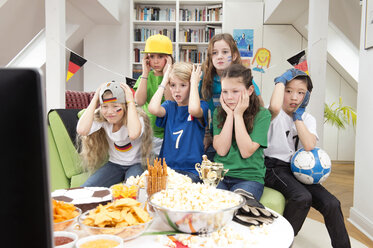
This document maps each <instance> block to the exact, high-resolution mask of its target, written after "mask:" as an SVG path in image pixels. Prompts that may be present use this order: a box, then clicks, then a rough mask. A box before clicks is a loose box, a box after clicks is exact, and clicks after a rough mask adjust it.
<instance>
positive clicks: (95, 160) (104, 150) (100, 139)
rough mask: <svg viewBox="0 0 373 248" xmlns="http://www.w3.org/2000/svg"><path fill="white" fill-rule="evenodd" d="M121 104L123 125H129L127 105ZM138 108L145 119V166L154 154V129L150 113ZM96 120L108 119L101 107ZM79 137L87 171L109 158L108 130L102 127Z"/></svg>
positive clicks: (143, 154) (140, 115)
mask: <svg viewBox="0 0 373 248" xmlns="http://www.w3.org/2000/svg"><path fill="white" fill-rule="evenodd" d="M121 105H122V107H123V112H124V115H123V125H125V126H127V107H126V105H125V104H121ZM136 110H137V113H138V115H139V117H142V118H143V120H144V132H143V134H142V137H141V141H142V142H141V159H142V165H143V166H145V164H146V159H147V158H149V157H151V156H152V149H153V146H152V141H153V139H152V138H153V131H152V128H151V126H150V120H149V117H148V115H147V114H146V113H145V112H144V111H143V110H142V109H141V108H136ZM94 120H95V121H98V122H104V121H106V119H105V118H104V117H103V116H102V114H101V112H100V109H97V110H96V111H95V115H94ZM78 139H80V141H81V142H80V152H79V155H80V157H81V160H82V167H83V169H84V170H85V171H88V172H90V173H92V172H94V171H95V170H97V169H98V168H99V167H100V166H101V165H102V164H103V163H104V162H105V161H106V160H107V159H108V154H109V152H108V151H109V144H108V141H107V139H106V132H105V130H104V129H103V128H101V129H100V130H98V131H97V132H94V133H92V134H90V135H88V136H81V135H78Z"/></svg>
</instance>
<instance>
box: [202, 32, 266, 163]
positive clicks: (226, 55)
mask: <svg viewBox="0 0 373 248" xmlns="http://www.w3.org/2000/svg"><path fill="white" fill-rule="evenodd" d="M241 63H242V62H241V56H240V53H239V51H238V48H237V45H236V42H235V41H234V39H233V37H232V35H230V34H228V33H223V34H217V35H215V36H214V37H212V39H211V40H210V42H209V45H208V48H207V60H206V61H205V62H204V63H203V67H202V68H203V77H202V80H201V81H200V83H199V88H198V89H199V94H200V97H201V99H203V100H205V101H207V102H208V104H209V110H210V114H209V123H210V125H208V126H207V129H206V134H205V139H204V142H203V143H204V147H205V153H206V154H207V156H208V158H209V160H212V161H213V159H214V156H215V153H216V151H215V150H214V148H213V146H212V133H213V130H212V118H211V116H212V113H214V110H215V108H216V107H217V106H220V101H219V99H220V93H221V75H222V73H223V71H224V70H225V69H226V68H228V67H229V66H230V65H231V64H241ZM252 82H253V85H254V88H255V94H256V95H257V96H259V101H260V103H261V105H262V106H263V105H264V104H263V100H262V98H261V97H260V90H259V87H258V86H257V85H256V84H255V82H254V80H252Z"/></svg>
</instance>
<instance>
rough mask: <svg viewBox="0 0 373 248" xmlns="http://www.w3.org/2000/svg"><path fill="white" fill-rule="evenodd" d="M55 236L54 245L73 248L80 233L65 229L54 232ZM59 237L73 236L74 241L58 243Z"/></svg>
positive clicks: (61, 247)
mask: <svg viewBox="0 0 373 248" xmlns="http://www.w3.org/2000/svg"><path fill="white" fill-rule="evenodd" d="M53 237H54V247H56V248H73V247H75V243H76V241H77V240H78V235H77V234H76V233H73V232H65V231H57V232H54V233H53ZM57 237H64V238H65V237H66V238H71V239H72V241H71V242H69V243H66V244H63V245H58V246H57V245H56V238H57Z"/></svg>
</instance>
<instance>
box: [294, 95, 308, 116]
mask: <svg viewBox="0 0 373 248" xmlns="http://www.w3.org/2000/svg"><path fill="white" fill-rule="evenodd" d="M310 95H311V93H310V92H309V91H308V90H307V92H306V93H305V94H304V97H303V101H302V103H301V104H300V105H299V107H298V108H297V109H296V110H295V111H294V112H293V121H296V120H299V121H301V120H302V115H303V113H304V111H306V107H307V105H308V102H309V101H310Z"/></svg>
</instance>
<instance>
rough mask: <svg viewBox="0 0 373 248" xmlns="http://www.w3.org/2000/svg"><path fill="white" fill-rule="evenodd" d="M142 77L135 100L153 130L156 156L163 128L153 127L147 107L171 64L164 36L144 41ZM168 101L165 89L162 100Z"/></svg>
mask: <svg viewBox="0 0 373 248" xmlns="http://www.w3.org/2000/svg"><path fill="white" fill-rule="evenodd" d="M142 53H144V57H143V60H142V75H141V77H139V78H138V79H137V82H136V84H135V86H134V87H133V88H134V90H136V93H135V100H136V103H137V105H138V106H142V108H143V110H144V111H145V112H146V113H147V114H148V116H149V119H150V123H151V126H152V128H153V133H154V137H153V149H154V150H153V152H154V154H155V155H156V156H158V154H159V151H160V149H161V146H162V142H163V128H160V127H157V126H156V125H155V119H156V117H155V116H154V115H152V114H151V113H149V111H148V105H149V102H150V100H151V99H152V97H153V95H154V94H155V92H156V91H157V89H158V85H160V84H161V82H162V79H163V74H164V73H165V68H166V65H171V64H173V58H172V42H171V40H170V39H169V38H168V37H167V36H164V35H161V34H156V35H152V36H150V37H149V38H148V39H147V40H146V44H145V49H144V51H143V52H142ZM165 99H166V100H170V99H171V95H170V93H169V89H168V88H167V89H165V95H164V98H163V99H162V102H163V101H164V100H165Z"/></svg>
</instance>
